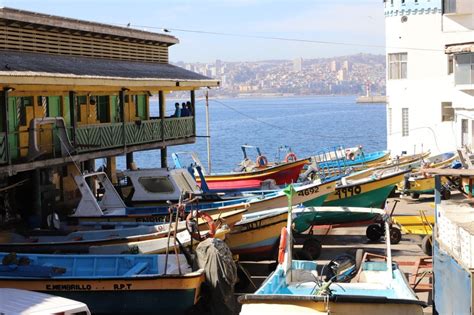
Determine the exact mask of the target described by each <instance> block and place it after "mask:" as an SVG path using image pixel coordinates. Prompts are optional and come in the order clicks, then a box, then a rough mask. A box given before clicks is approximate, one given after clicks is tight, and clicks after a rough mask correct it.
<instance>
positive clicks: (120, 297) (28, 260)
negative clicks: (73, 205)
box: [0, 253, 204, 314]
mask: <svg viewBox="0 0 474 315" xmlns="http://www.w3.org/2000/svg"><path fill="white" fill-rule="evenodd" d="M0 260H1V261H2V262H3V264H2V265H0V287H2V288H15V289H25V290H32V291H38V292H44V293H48V294H52V295H57V296H61V297H65V298H69V299H73V300H77V301H80V302H83V303H85V304H86V305H88V307H89V309H90V310H91V312H92V313H108V314H119V313H129V314H138V313H153V314H156V313H161V312H163V313H173V314H182V313H184V312H186V311H189V309H190V308H192V306H193V305H194V304H195V303H196V302H197V300H198V298H199V294H200V287H201V284H202V283H203V282H204V272H203V270H192V269H191V267H190V266H189V264H188V262H187V261H186V257H185V256H184V255H181V254H180V255H105V256H104V255H47V254H8V253H0Z"/></svg>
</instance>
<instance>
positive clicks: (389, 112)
mask: <svg viewBox="0 0 474 315" xmlns="http://www.w3.org/2000/svg"><path fill="white" fill-rule="evenodd" d="M387 120H388V123H387V127H388V134H389V135H391V134H392V109H391V108H390V107H389V108H388V109H387Z"/></svg>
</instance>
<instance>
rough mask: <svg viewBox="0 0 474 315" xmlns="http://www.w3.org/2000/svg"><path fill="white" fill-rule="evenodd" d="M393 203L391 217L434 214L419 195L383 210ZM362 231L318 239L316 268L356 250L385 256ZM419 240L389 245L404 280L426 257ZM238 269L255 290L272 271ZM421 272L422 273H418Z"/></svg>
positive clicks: (406, 238) (254, 265)
mask: <svg viewBox="0 0 474 315" xmlns="http://www.w3.org/2000/svg"><path fill="white" fill-rule="evenodd" d="M395 200H399V202H398V204H397V206H396V208H395V211H394V215H419V210H425V211H426V214H427V215H432V214H433V213H434V198H433V196H432V195H422V196H421V197H420V198H419V199H417V200H415V199H412V198H411V197H409V196H397V197H396V198H391V199H389V200H388V203H387V209H389V210H391V209H392V207H393V205H394V203H395ZM365 231H366V227H350V228H338V229H332V230H330V231H329V233H328V234H327V235H323V236H320V240H321V241H322V243H323V249H322V254H321V256H320V257H319V258H318V259H317V262H318V264H319V265H325V264H327V263H328V262H329V261H330V260H331V259H333V258H335V257H337V256H339V255H341V254H344V253H348V254H352V255H355V252H356V250H357V249H359V248H362V249H364V251H365V252H370V253H374V254H380V255H385V242H384V240H383V239H381V240H380V241H378V242H371V241H369V240H368V238H367V237H366V235H365ZM318 232H319V233H317V234H325V233H326V231H321V230H320V231H318ZM421 240H422V236H419V235H407V234H403V235H402V240H401V241H400V243H399V244H394V245H392V256H393V260H394V261H397V262H400V263H399V265H400V268H401V269H402V270H403V271H404V272H405V274H406V275H407V276H409V275H412V274H414V273H415V272H416V268H415V267H414V266H410V265H408V264H407V262H408V263H414V262H415V261H417V260H418V259H419V258H420V257H426V255H425V254H424V253H423V251H422V250H421V246H420V244H421ZM242 265H243V266H244V267H245V268H246V269H247V270H248V271H249V273H250V274H251V275H252V281H253V282H254V283H255V285H256V286H257V287H258V286H259V285H260V284H261V283H262V282H263V280H265V278H266V277H267V276H268V275H269V274H270V272H271V271H273V269H274V264H272V262H269V261H263V262H242ZM422 271H424V270H422ZM428 281H429V280H428V279H427V278H426V279H424V280H422V281H421V282H420V283H422V284H427V283H428ZM253 291H255V289H254V288H253V287H252V286H249V287H248V288H247V289H246V290H245V291H242V292H237V295H240V294H242V293H247V292H253ZM418 297H419V298H420V299H421V300H423V301H425V302H427V303H428V304H430V305H431V300H430V299H431V294H428V293H419V294H418ZM431 313H432V310H431V306H429V307H427V308H425V314H431Z"/></svg>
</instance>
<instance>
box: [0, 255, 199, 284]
mask: <svg viewBox="0 0 474 315" xmlns="http://www.w3.org/2000/svg"><path fill="white" fill-rule="evenodd" d="M104 256H106V255H104ZM204 276H205V274H204V269H198V270H196V271H191V272H188V273H186V274H182V275H179V274H138V275H132V276H127V277H124V276H103V275H98V276H96V277H91V276H84V277H81V276H67V277H62V276H52V277H18V276H0V284H1V283H2V281H7V280H8V281H11V280H15V281H100V282H105V281H112V280H113V281H115V280H127V281H130V280H140V281H145V280H162V279H163V280H166V279H177V280H180V279H185V280H190V279H191V280H192V279H195V278H196V279H197V278H201V277H204Z"/></svg>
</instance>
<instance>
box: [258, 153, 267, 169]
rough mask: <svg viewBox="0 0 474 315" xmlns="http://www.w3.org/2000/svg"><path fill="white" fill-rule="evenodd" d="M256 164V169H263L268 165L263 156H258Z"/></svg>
mask: <svg viewBox="0 0 474 315" xmlns="http://www.w3.org/2000/svg"><path fill="white" fill-rule="evenodd" d="M256 163H257V166H258V167H265V166H267V165H268V159H267V157H266V156H265V155H259V156H258V157H257V161H256Z"/></svg>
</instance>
